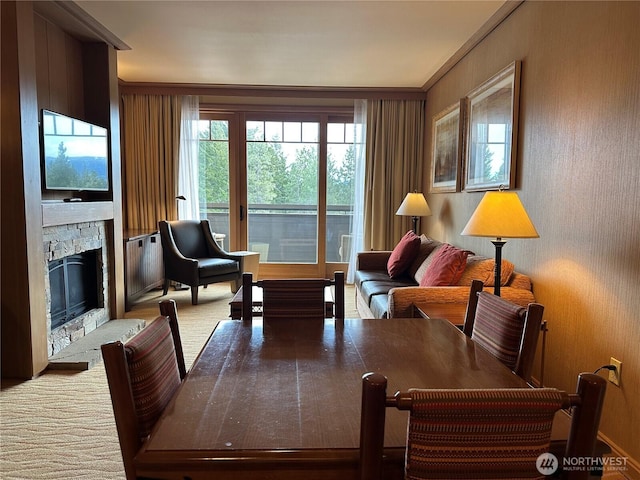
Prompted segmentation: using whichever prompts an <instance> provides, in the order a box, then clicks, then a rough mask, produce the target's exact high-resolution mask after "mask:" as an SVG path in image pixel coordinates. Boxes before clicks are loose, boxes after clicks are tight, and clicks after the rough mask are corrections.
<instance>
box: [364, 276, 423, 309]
mask: <svg viewBox="0 0 640 480" xmlns="http://www.w3.org/2000/svg"><path fill="white" fill-rule="evenodd" d="M409 286H415V282H414V281H413V278H411V277H408V276H403V277H399V278H396V279H394V278H389V277H387V278H386V279H385V280H369V281H364V282H362V283H361V284H360V293H361V294H362V298H364V300H365V301H366V302H367V305H370V304H371V297H373V296H374V295H380V294H384V296H385V297H386V296H387V292H388V291H389V290H391V289H392V288H395V287H409Z"/></svg>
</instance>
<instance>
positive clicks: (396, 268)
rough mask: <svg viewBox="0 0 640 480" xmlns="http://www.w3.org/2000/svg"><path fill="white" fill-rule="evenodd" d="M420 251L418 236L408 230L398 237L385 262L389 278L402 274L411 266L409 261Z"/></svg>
mask: <svg viewBox="0 0 640 480" xmlns="http://www.w3.org/2000/svg"><path fill="white" fill-rule="evenodd" d="M419 251H420V237H418V236H417V235H416V234H415V233H413V231H411V230H409V231H408V232H407V233H405V234H404V237H402V238H401V239H400V241H399V242H398V244H397V245H396V247H395V248H394V249H393V252H391V256H390V257H389V261H388V262H387V272H388V273H389V276H390V277H391V278H396V277H399V276H400V275H402V274H403V273H404V272H406V271H407V269H408V268H409V267H410V266H411V263H412V262H413V260H414V259H415V258H416V255H418V252H419Z"/></svg>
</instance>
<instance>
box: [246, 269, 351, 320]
mask: <svg viewBox="0 0 640 480" xmlns="http://www.w3.org/2000/svg"><path fill="white" fill-rule="evenodd" d="M253 286H257V287H259V288H262V318H263V320H264V321H271V320H283V319H300V318H306V319H324V318H326V316H327V315H326V307H325V288H326V287H329V286H334V313H333V317H335V318H336V319H344V272H335V274H334V279H333V280H330V279H326V278H296V279H291V278H285V279H264V280H258V281H256V282H254V281H253V277H252V274H251V273H244V274H243V276H242V292H243V293H242V318H243V319H244V320H250V319H251V318H252V317H253V316H254V312H253Z"/></svg>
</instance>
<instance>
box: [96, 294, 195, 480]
mask: <svg viewBox="0 0 640 480" xmlns="http://www.w3.org/2000/svg"><path fill="white" fill-rule="evenodd" d="M160 312H161V315H160V316H159V317H157V318H156V319H155V320H153V321H152V322H151V323H150V324H149V325H147V326H146V327H145V328H144V329H142V331H140V332H139V333H138V334H136V335H135V336H134V337H132V338H131V339H130V340H129V341H128V342H126V343H124V344H123V343H122V342H120V341H116V342H110V343H106V344H104V345H102V347H101V350H102V358H103V360H104V366H105V370H106V373H107V381H108V383H109V391H110V392H111V404H112V406H113V414H114V417H115V421H116V429H117V431H118V439H119V441H120V450H121V452H122V459H123V462H124V469H125V474H126V477H127V480H132V479H135V478H137V475H136V471H135V465H134V462H133V459H134V457H135V455H136V454H137V453H138V451H139V450H140V448H141V447H142V445H143V443H144V442H145V440H146V438H147V436H148V435H149V433H150V432H151V430H152V428H153V426H154V425H155V423H156V421H157V420H158V418H159V417H160V415H161V414H162V412H163V411H164V409H165V407H166V406H167V404H168V403H169V401H170V400H171V399H172V398H173V395H174V394H175V392H176V390H177V389H178V387H179V386H180V384H181V382H182V379H183V378H184V376H185V375H186V369H185V364H184V357H183V353H182V344H181V341H180V333H179V330H178V321H177V314H176V307H175V302H174V301H173V300H164V301H162V302H160Z"/></svg>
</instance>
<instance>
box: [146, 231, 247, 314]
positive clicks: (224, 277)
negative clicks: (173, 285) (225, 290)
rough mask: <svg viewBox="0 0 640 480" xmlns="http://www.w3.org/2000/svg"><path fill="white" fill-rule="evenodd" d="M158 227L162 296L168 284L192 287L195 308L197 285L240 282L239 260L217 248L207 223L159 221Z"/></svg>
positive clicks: (165, 292) (192, 301)
mask: <svg viewBox="0 0 640 480" xmlns="http://www.w3.org/2000/svg"><path fill="white" fill-rule="evenodd" d="M158 225H159V227H160V239H161V241H162V256H163V259H164V287H163V295H166V294H167V291H168V290H169V282H170V281H171V280H173V281H175V282H180V283H184V284H185V285H189V286H190V287H191V303H192V304H193V305H197V304H198V287H199V286H200V285H204V286H205V287H206V286H207V285H209V284H210V283H218V282H231V281H236V282H239V281H240V278H241V275H242V272H241V270H240V268H241V257H239V256H235V255H231V254H229V253H227V252H225V251H224V250H222V249H221V248H220V247H219V246H218V244H217V243H216V242H215V240H214V239H213V235H212V233H211V227H210V226H209V221H208V220H177V221H171V222H169V221H166V220H161V221H160V222H159V223H158Z"/></svg>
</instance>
